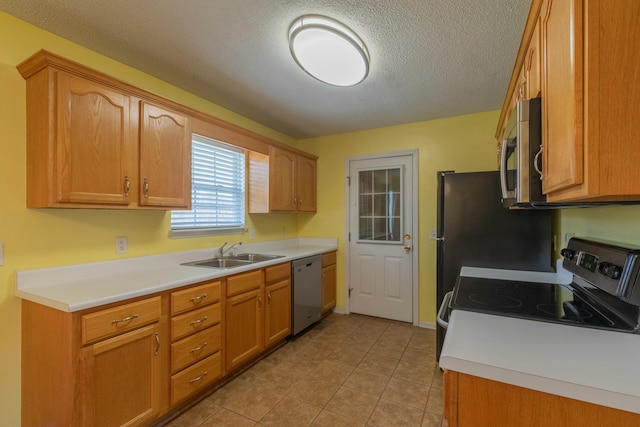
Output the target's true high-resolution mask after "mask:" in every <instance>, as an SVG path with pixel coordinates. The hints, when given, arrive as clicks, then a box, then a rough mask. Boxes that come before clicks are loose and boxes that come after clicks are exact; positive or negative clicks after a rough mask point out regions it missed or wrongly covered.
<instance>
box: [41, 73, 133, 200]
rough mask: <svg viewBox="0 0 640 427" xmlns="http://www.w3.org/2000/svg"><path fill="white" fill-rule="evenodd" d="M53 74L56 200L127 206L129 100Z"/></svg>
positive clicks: (130, 170) (130, 139)
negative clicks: (54, 88) (54, 77)
mask: <svg viewBox="0 0 640 427" xmlns="http://www.w3.org/2000/svg"><path fill="white" fill-rule="evenodd" d="M55 75H56V77H57V78H56V79H55V82H56V83H57V90H56V94H55V111H56V114H55V122H56V126H55V131H56V137H55V138H56V139H57V143H56V144H55V151H54V153H52V154H53V157H54V158H55V160H53V159H52V160H53V164H54V168H55V170H54V171H53V172H54V173H53V179H55V180H56V185H55V187H56V194H55V202H71V203H73V202H76V203H105V204H127V203H129V200H130V197H129V194H130V192H129V191H128V188H130V185H131V181H130V180H131V179H135V178H134V176H133V168H132V159H131V153H132V147H133V145H132V144H134V142H135V141H134V140H133V138H134V136H133V135H132V132H131V123H130V119H129V114H130V105H131V98H130V97H129V96H127V95H125V94H122V93H119V92H117V91H114V90H111V89H109V88H108V87H106V86H103V85H100V84H98V83H94V82H90V81H87V80H84V79H81V78H78V77H75V76H72V75H69V74H66V73H55ZM30 148H33V147H30Z"/></svg>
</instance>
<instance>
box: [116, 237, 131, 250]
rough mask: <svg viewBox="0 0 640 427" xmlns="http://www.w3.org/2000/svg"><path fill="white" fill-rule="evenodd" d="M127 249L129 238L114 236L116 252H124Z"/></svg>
mask: <svg viewBox="0 0 640 427" xmlns="http://www.w3.org/2000/svg"><path fill="white" fill-rule="evenodd" d="M128 251H129V239H128V238H127V236H121V237H116V253H117V254H126V253H127V252H128Z"/></svg>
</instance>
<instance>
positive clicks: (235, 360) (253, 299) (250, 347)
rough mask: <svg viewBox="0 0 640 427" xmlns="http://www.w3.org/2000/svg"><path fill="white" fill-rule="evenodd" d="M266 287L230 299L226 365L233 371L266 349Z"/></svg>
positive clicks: (226, 323)
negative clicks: (264, 306)
mask: <svg viewBox="0 0 640 427" xmlns="http://www.w3.org/2000/svg"><path fill="white" fill-rule="evenodd" d="M262 292H263V288H262V287H260V288H258V289H253V290H251V291H248V292H244V293H241V294H238V295H236V296H234V297H231V298H227V301H226V313H225V331H226V334H225V335H226V338H225V352H226V356H225V361H226V363H225V366H226V372H230V371H232V370H234V369H235V368H237V367H239V366H241V365H242V364H244V363H245V362H247V361H249V360H250V359H252V358H253V357H255V356H257V355H258V354H260V352H261V351H262V348H263V342H264V338H263V334H264V321H263V301H262Z"/></svg>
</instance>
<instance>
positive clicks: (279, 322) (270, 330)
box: [264, 279, 291, 347]
mask: <svg viewBox="0 0 640 427" xmlns="http://www.w3.org/2000/svg"><path fill="white" fill-rule="evenodd" d="M265 293H266V297H265V300H266V307H265V340H264V344H265V346H266V347H268V346H270V345H271V344H275V343H277V342H280V341H282V340H284V339H285V338H286V337H287V336H289V334H290V333H291V280H289V279H286V280H283V281H281V282H277V283H274V284H272V285H269V286H267V287H266V289H265Z"/></svg>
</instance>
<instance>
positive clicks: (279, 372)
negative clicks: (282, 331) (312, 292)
mask: <svg viewBox="0 0 640 427" xmlns="http://www.w3.org/2000/svg"><path fill="white" fill-rule="evenodd" d="M442 390H443V379H442V373H441V372H440V370H439V369H438V368H437V365H436V363H435V331H433V330H429V329H423V328H417V327H414V326H412V325H410V324H405V323H402V322H396V321H390V320H385V319H377V318H372V317H368V316H362V315H340V314H332V315H330V316H328V317H326V318H325V319H323V320H322V321H321V322H320V323H319V324H318V325H316V327H315V328H313V329H311V330H310V331H308V332H307V333H305V334H304V335H302V336H299V337H297V338H296V339H295V340H293V341H289V342H287V343H286V344H285V345H283V346H281V347H279V348H278V349H277V350H275V351H274V352H273V353H271V354H270V355H268V356H267V357H265V358H264V359H263V360H262V361H260V362H258V363H257V364H256V365H254V366H253V367H251V368H250V369H248V370H247V371H245V372H243V373H242V374H241V375H239V376H238V377H237V378H235V379H234V380H233V381H231V382H229V383H228V384H226V385H225V386H224V387H222V388H221V389H219V390H217V391H216V392H215V393H213V394H211V395H210V396H208V397H207V398H205V399H204V400H203V401H202V402H201V403H199V404H198V405H196V406H195V407H194V408H192V409H190V410H189V411H187V412H186V413H185V414H183V415H182V416H181V417H179V418H177V419H175V420H174V421H172V423H171V424H168V425H169V426H170V427H199V426H203V427H210V426H240V427H244V426H254V425H256V426H260V425H262V426H289V425H294V426H309V425H313V426H315V427H322V426H331V427H334V426H345V427H351V426H354V427H363V426H365V424H366V425H367V426H371V427H393V426H395V425H402V426H411V425H416V426H420V425H421V424H422V427H439V426H440V422H441V420H442V415H441V414H442V409H443V408H442V406H443V391H442ZM425 407H426V411H425V410H424V408H425ZM423 414H424V416H423Z"/></svg>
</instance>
